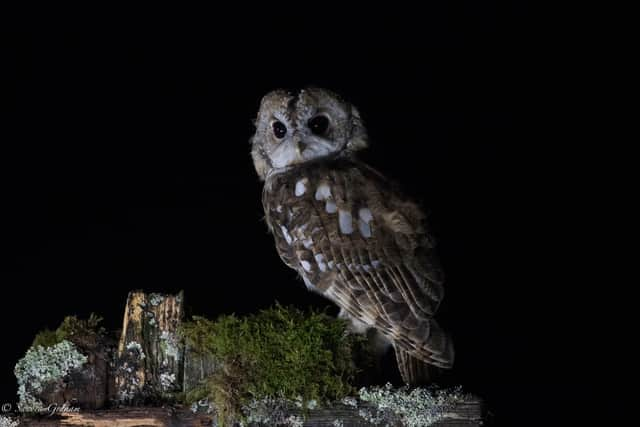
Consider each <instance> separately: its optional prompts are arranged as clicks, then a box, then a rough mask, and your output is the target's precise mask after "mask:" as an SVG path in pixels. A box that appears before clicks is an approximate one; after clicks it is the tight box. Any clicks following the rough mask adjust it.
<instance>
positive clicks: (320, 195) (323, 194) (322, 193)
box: [315, 182, 331, 200]
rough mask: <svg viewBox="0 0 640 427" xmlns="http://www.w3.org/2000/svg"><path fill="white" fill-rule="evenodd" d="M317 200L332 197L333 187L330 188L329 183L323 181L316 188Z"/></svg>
mask: <svg viewBox="0 0 640 427" xmlns="http://www.w3.org/2000/svg"><path fill="white" fill-rule="evenodd" d="M315 197H316V200H327V199H328V198H330V197H331V188H329V184H327V183H324V182H323V183H322V184H320V185H319V186H318V189H317V190H316V196H315Z"/></svg>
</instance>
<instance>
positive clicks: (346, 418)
mask: <svg viewBox="0 0 640 427" xmlns="http://www.w3.org/2000/svg"><path fill="white" fill-rule="evenodd" d="M358 411H359V409H357V408H353V407H349V406H344V405H338V406H336V407H331V408H322V409H314V410H311V411H310V412H309V414H308V416H307V419H306V420H305V422H304V424H303V425H304V426H305V427H335V426H337V425H341V426H343V427H365V426H366V427H370V426H373V425H374V424H371V423H369V422H367V421H366V420H364V419H363V418H362V417H361V416H360V415H359V413H358ZM482 416H483V406H482V401H481V400H480V399H478V398H475V397H472V398H470V399H469V400H467V401H465V402H464V403H460V404H458V405H456V407H454V408H452V409H451V411H450V412H448V413H447V415H446V418H444V419H442V420H440V421H437V422H435V423H434V424H431V426H433V427H471V426H480V425H481V424H482ZM339 421H341V422H342V424H340V423H339ZM20 425H21V426H32V427H45V426H46V427H49V426H51V427H53V426H87V427H88V426H93V427H107V426H116V425H117V426H122V427H134V426H167V427H173V426H185V427H187V426H193V427H202V426H210V425H212V417H211V416H209V415H206V414H194V413H192V412H191V411H190V410H189V409H188V408H181V409H177V410H176V409H167V408H126V409H116V410H110V411H86V412H85V411H83V412H81V413H74V414H68V415H62V416H60V418H58V419H51V418H42V419H39V420H36V419H25V420H23V422H22V424H20ZM393 425H394V426H401V425H402V424H401V423H400V422H399V421H398V422H397V423H396V424H393ZM270 427H272V426H270Z"/></svg>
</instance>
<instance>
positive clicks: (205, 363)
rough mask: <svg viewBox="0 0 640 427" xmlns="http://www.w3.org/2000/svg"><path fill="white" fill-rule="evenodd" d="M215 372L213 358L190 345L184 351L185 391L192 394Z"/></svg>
mask: <svg viewBox="0 0 640 427" xmlns="http://www.w3.org/2000/svg"><path fill="white" fill-rule="evenodd" d="M214 370H215V365H214V360H213V357H212V356H211V355H209V354H206V353H201V352H198V351H196V350H195V349H194V348H193V347H191V346H190V345H186V346H185V350H184V381H183V390H184V391H185V392H187V393H188V392H190V391H192V390H193V389H195V388H196V387H198V386H199V385H200V384H201V383H202V381H204V380H205V379H206V378H207V377H209V376H210V375H211V374H213V372H214Z"/></svg>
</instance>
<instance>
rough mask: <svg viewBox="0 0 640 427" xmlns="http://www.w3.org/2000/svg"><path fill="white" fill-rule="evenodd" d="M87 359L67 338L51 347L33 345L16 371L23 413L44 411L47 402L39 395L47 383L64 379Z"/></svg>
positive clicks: (20, 407)
mask: <svg viewBox="0 0 640 427" xmlns="http://www.w3.org/2000/svg"><path fill="white" fill-rule="evenodd" d="M86 362H87V356H85V355H83V354H82V353H80V352H79V351H78V350H77V349H76V347H75V345H73V344H72V343H71V342H69V341H67V340H64V341H62V342H60V343H58V344H56V345H54V346H51V347H42V346H36V347H31V348H30V349H29V350H28V351H27V353H26V354H25V356H24V357H23V358H22V359H20V361H18V363H17V364H16V367H15V370H14V372H15V375H16V378H17V380H18V396H19V402H18V409H19V410H20V411H22V412H40V411H42V409H43V407H44V405H43V402H42V401H40V399H39V398H38V397H37V395H38V394H39V393H42V391H43V390H44V388H45V386H47V385H48V384H51V383H54V382H58V381H61V380H62V379H63V378H64V377H66V376H67V375H68V374H69V373H70V372H71V371H72V370H73V369H77V368H80V367H81V366H82V365H84V364H85V363H86Z"/></svg>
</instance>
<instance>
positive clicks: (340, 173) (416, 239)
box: [263, 162, 453, 368]
mask: <svg viewBox="0 0 640 427" xmlns="http://www.w3.org/2000/svg"><path fill="white" fill-rule="evenodd" d="M263 203H264V207H265V212H266V215H267V216H266V218H267V223H268V224H269V227H270V229H271V231H272V232H273V234H274V235H275V236H276V246H277V249H278V253H279V254H280V257H281V258H282V259H283V261H284V262H285V263H286V264H287V265H288V266H290V267H291V268H293V269H295V270H297V271H298V272H299V273H300V275H301V277H302V278H303V279H304V281H305V283H306V284H307V286H308V287H309V288H312V289H313V290H315V291H317V292H319V293H322V294H323V295H325V296H327V297H328V298H330V299H331V300H333V301H334V302H335V303H336V304H338V306H340V307H341V308H342V309H343V310H345V311H346V312H347V313H349V314H350V315H351V316H352V317H354V318H356V319H358V320H360V321H362V322H364V323H366V324H367V325H369V326H372V327H375V328H376V329H378V330H379V331H380V332H381V333H383V334H384V335H385V336H387V337H388V338H389V339H390V340H391V341H393V343H394V346H395V347H396V348H397V349H400V350H401V351H404V352H406V353H407V354H408V355H410V356H411V357H414V358H417V359H419V360H421V361H423V362H426V363H429V364H432V365H436V366H439V367H443V368H449V367H451V365H452V362H453V347H452V345H451V341H450V340H449V339H448V337H447V336H446V335H445V334H444V332H443V331H442V330H441V329H440V327H439V326H438V324H437V322H436V321H435V319H434V318H433V317H434V314H435V313H436V311H437V309H438V306H439V304H440V302H441V300H442V298H443V286H442V283H443V275H442V270H441V268H440V266H439V264H438V262H437V258H436V256H435V254H434V240H433V238H432V237H431V236H430V234H429V233H428V231H427V229H426V224H425V218H424V215H423V213H422V211H421V210H420V209H419V207H418V206H417V205H416V204H415V203H413V202H411V201H409V200H407V199H406V198H404V197H402V196H401V195H400V193H399V192H397V191H396V190H394V189H393V188H392V187H391V186H390V185H389V184H388V183H387V181H386V180H385V179H384V178H383V177H382V176H381V175H379V174H377V173H376V172H375V171H373V170H371V169H369V168H368V167H366V166H365V165H362V164H357V163H353V162H342V163H332V164H330V165H326V166H318V165H314V166H313V167H309V168H300V169H298V170H296V171H294V172H291V173H287V174H283V175H282V176H279V177H275V178H274V182H270V183H267V185H266V186H265V193H263ZM399 361H400V359H399Z"/></svg>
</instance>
